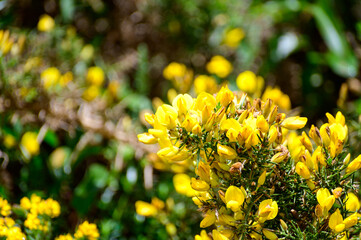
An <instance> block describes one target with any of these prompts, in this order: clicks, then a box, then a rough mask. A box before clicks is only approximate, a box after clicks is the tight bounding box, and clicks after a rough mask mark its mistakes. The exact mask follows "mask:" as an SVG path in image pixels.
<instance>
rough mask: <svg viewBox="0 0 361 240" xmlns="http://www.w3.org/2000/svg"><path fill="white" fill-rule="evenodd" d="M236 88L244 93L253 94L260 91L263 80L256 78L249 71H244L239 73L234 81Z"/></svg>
mask: <svg viewBox="0 0 361 240" xmlns="http://www.w3.org/2000/svg"><path fill="white" fill-rule="evenodd" d="M236 82H237V86H238V88H239V89H240V90H241V91H243V92H246V93H249V94H251V95H252V94H255V93H259V92H261V91H262V88H263V86H264V80H263V78H262V77H257V76H256V74H254V73H253V72H251V71H244V72H242V73H240V74H239V75H238V77H237V79H236Z"/></svg>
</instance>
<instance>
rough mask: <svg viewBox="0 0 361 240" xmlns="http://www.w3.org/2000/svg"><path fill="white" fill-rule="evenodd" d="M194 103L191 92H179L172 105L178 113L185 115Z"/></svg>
mask: <svg viewBox="0 0 361 240" xmlns="http://www.w3.org/2000/svg"><path fill="white" fill-rule="evenodd" d="M192 105H193V98H192V97H191V96H190V95H189V94H179V95H178V96H176V97H175V98H174V99H173V102H172V106H173V107H174V108H175V110H176V111H177V112H178V115H179V116H181V115H185V114H186V113H187V112H188V109H190V108H191V107H192Z"/></svg>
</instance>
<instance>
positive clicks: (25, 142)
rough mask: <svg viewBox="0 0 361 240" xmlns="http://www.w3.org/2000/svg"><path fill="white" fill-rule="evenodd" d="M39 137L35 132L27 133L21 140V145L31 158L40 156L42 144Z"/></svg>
mask: <svg viewBox="0 0 361 240" xmlns="http://www.w3.org/2000/svg"><path fill="white" fill-rule="evenodd" d="M37 136H38V135H37V133H35V132H26V133H25V134H24V135H23V137H22V138H21V142H20V145H21V146H22V147H23V149H24V150H25V151H26V152H27V153H28V154H29V155H30V156H34V155H37V154H39V149H40V144H39V142H38V140H37Z"/></svg>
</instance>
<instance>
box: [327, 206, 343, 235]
mask: <svg viewBox="0 0 361 240" xmlns="http://www.w3.org/2000/svg"><path fill="white" fill-rule="evenodd" d="M328 226H329V227H330V228H331V229H332V230H334V231H335V232H337V233H339V232H342V231H343V230H344V229H345V227H346V225H345V224H344V222H343V218H342V215H341V213H340V209H338V208H337V209H336V211H335V212H334V213H332V215H331V216H330V220H329V221H328Z"/></svg>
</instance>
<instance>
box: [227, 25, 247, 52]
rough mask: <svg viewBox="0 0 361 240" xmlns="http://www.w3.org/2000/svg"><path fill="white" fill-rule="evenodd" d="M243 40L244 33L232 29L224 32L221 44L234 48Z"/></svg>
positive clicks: (238, 29)
mask: <svg viewBox="0 0 361 240" xmlns="http://www.w3.org/2000/svg"><path fill="white" fill-rule="evenodd" d="M243 38H244V32H243V30H242V29H241V28H233V29H231V30H229V31H227V32H226V34H225V36H224V39H223V42H224V44H225V45H227V46H229V47H231V48H235V47H237V46H238V45H239V43H240V42H241V41H242V39H243Z"/></svg>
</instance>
